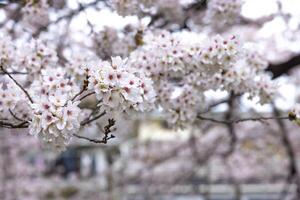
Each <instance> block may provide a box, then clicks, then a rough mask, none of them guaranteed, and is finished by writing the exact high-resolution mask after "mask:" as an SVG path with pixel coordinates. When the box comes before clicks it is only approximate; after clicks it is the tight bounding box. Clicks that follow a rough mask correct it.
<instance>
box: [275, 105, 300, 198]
mask: <svg viewBox="0 0 300 200" xmlns="http://www.w3.org/2000/svg"><path fill="white" fill-rule="evenodd" d="M272 105H273V110H274V111H273V112H274V115H275V116H279V115H280V113H279V111H278V109H277V108H276V107H275V105H274V104H272ZM277 123H278V126H279V130H280V133H281V141H282V143H283V145H284V147H285V148H286V151H287V155H288V157H289V174H288V176H287V181H288V182H290V181H291V180H292V179H293V178H295V183H296V185H297V190H296V199H299V198H300V180H299V172H298V167H297V160H296V154H295V153H294V151H293V146H292V142H291V140H290V139H289V136H288V131H287V128H286V125H285V124H284V122H283V121H282V120H281V119H279V118H278V119H277ZM285 193H286V191H285V190H283V191H282V194H281V197H282V195H285ZM281 197H280V198H281ZM282 199H283V198H282Z"/></svg>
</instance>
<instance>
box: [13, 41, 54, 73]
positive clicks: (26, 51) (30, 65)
mask: <svg viewBox="0 0 300 200" xmlns="http://www.w3.org/2000/svg"><path fill="white" fill-rule="evenodd" d="M16 54H17V58H18V59H16V60H15V65H16V67H19V70H24V69H25V70H26V72H27V73H29V74H31V75H32V76H33V77H38V76H39V73H40V72H41V69H43V68H45V67H55V66H56V65H57V61H58V57H57V53H56V51H55V49H54V48H53V47H52V46H51V45H49V44H47V43H46V42H42V41H41V40H34V39H32V40H31V41H30V42H28V43H23V44H22V45H20V46H19V47H18V48H17V52H16Z"/></svg>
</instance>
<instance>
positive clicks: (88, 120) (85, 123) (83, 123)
mask: <svg viewBox="0 0 300 200" xmlns="http://www.w3.org/2000/svg"><path fill="white" fill-rule="evenodd" d="M105 114H106V111H105V110H104V111H103V112H102V113H100V114H99V115H97V116H95V117H93V118H91V119H90V117H88V118H87V119H85V120H83V121H82V122H81V123H80V125H81V126H85V125H87V124H89V123H91V122H93V121H95V120H97V119H100V118H101V117H103V116H104V115H105Z"/></svg>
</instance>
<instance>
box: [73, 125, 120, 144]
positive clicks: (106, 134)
mask: <svg viewBox="0 0 300 200" xmlns="http://www.w3.org/2000/svg"><path fill="white" fill-rule="evenodd" d="M115 123H116V121H115V120H114V119H108V124H107V125H106V126H105V127H104V130H103V133H104V136H103V138H102V139H100V140H99V139H93V138H88V137H85V136H82V135H78V134H73V136H74V137H77V138H79V139H84V140H87V141H89V142H93V143H97V144H99V143H103V144H106V143H107V142H108V140H110V139H112V138H115V136H114V135H112V134H110V133H111V132H112V131H114V130H112V127H113V126H114V125H115Z"/></svg>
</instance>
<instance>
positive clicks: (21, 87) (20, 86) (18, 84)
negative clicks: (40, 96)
mask: <svg viewBox="0 0 300 200" xmlns="http://www.w3.org/2000/svg"><path fill="white" fill-rule="evenodd" d="M0 69H1V70H2V71H3V73H4V74H6V75H7V76H8V77H9V78H10V79H11V80H13V82H14V83H15V84H16V85H17V86H18V87H19V88H20V89H21V90H22V91H23V92H24V93H25V95H26V96H27V97H28V99H29V101H30V102H31V103H34V102H33V100H32V98H31V97H30V95H29V93H28V92H27V91H26V90H25V89H24V87H23V86H22V85H21V84H20V83H18V81H16V79H14V77H12V75H10V74H9V73H8V72H7V71H6V70H5V69H4V67H3V66H0Z"/></svg>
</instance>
